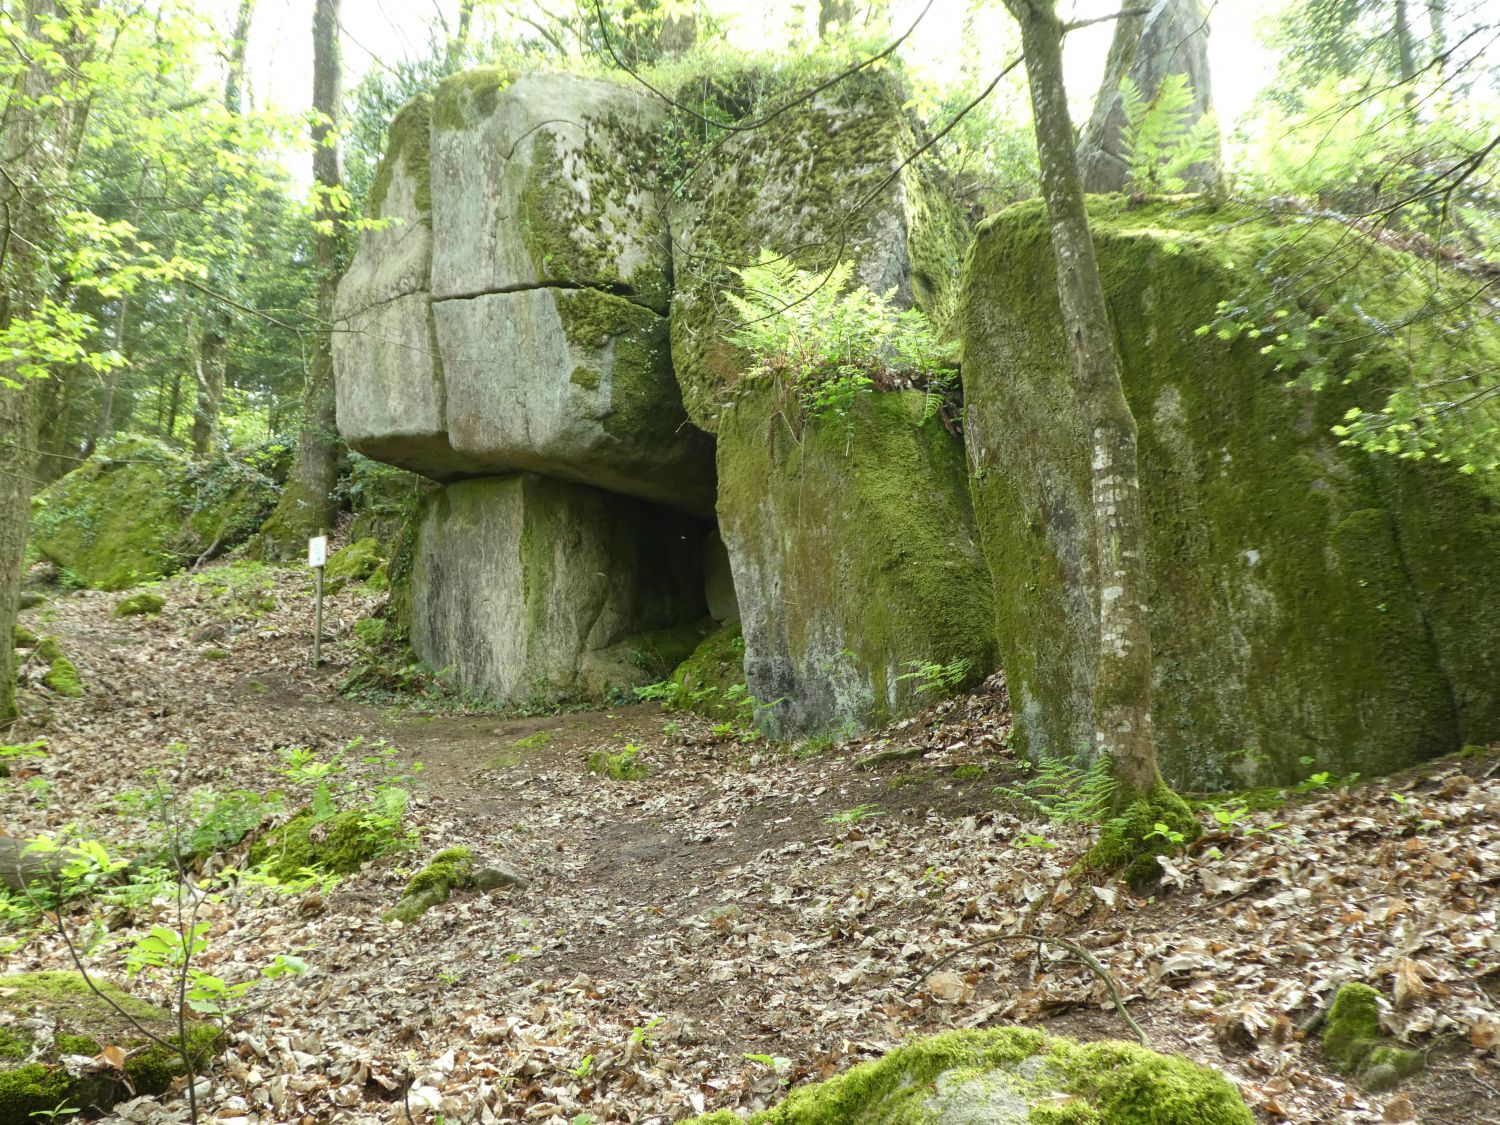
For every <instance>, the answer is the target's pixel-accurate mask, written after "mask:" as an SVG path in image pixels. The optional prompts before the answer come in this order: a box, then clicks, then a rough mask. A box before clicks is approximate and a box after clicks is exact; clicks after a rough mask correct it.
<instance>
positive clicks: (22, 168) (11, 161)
mask: <svg viewBox="0 0 1500 1125" xmlns="http://www.w3.org/2000/svg"><path fill="white" fill-rule="evenodd" d="M56 14H57V5H56V3H55V2H54V0H25V3H24V4H22V5H21V11H20V13H19V15H20V19H19V21H18V22H19V23H20V26H21V30H22V32H23V33H24V34H25V35H26V37H27V38H28V39H31V40H33V41H36V40H38V39H39V38H40V36H41V35H42V27H43V24H44V23H45V22H46V21H48V20H49V19H51V18H52V17H54V16H55V15H56ZM37 54H38V56H40V55H41V52H38V53H37ZM61 80H62V77H61V75H60V74H58V73H57V72H56V71H54V70H53V69H52V68H50V67H49V66H48V65H47V64H46V62H44V61H41V60H40V59H33V61H32V62H31V63H30V65H28V66H26V67H25V68H24V69H22V70H20V71H19V73H18V74H16V76H15V77H14V79H13V80H12V84H11V87H10V89H9V90H7V91H5V100H4V111H3V115H0V167H3V168H4V169H5V175H3V176H0V328H3V327H8V326H9V325H10V324H12V323H13V322H14V321H16V320H18V319H21V318H24V317H28V316H30V315H32V314H33V313H34V312H35V310H36V308H37V307H38V305H39V304H40V303H41V299H42V297H43V296H44V295H45V294H46V293H47V291H48V289H49V287H50V285H51V280H52V278H51V268H50V267H51V263H50V262H49V261H48V260H47V253H48V250H49V248H51V247H52V246H54V245H55V238H54V236H53V225H54V224H53V219H52V215H51V213H50V211H51V209H50V206H49V203H50V201H49V199H48V193H49V191H56V190H57V184H58V180H59V178H60V175H61V172H62V163H63V162H62V159H61V154H62V153H64V152H66V151H67V150H68V138H67V130H66V125H67V121H68V110H69V106H68V105H67V103H66V99H63V100H62V101H61V102H57V101H52V102H50V104H49V101H48V99H49V98H50V96H51V95H52V94H53V93H54V92H55V90H56V88H57V86H58V84H59V83H60V82H61ZM30 382H31V380H30V378H29V377H28V376H26V375H24V374H23V373H22V372H21V371H20V370H19V369H18V366H17V364H16V362H15V361H14V360H10V359H0V728H3V727H5V726H9V724H10V723H11V721H12V720H13V719H14V718H15V716H16V665H15V646H14V645H12V644H11V636H12V634H13V633H14V631H15V625H16V617H17V614H18V613H19V612H20V604H21V579H22V573H23V567H24V560H25V554H26V528H27V524H28V523H29V521H30V506H31V488H32V483H33V478H34V474H35V467H34V466H35V453H34V452H33V451H34V449H35V447H36V432H35V431H36V426H35V419H34V417H33V411H32V399H33V394H32V388H31V387H30V386H29V385H28V384H29V383H30Z"/></svg>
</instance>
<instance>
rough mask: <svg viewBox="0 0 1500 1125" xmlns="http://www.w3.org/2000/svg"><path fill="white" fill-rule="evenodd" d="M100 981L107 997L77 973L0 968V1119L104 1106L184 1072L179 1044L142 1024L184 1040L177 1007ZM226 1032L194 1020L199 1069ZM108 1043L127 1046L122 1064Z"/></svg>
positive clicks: (10, 1123) (155, 1088) (21, 1120)
mask: <svg viewBox="0 0 1500 1125" xmlns="http://www.w3.org/2000/svg"><path fill="white" fill-rule="evenodd" d="M94 983H95V984H96V985H97V987H98V988H99V990H100V992H102V993H104V997H107V999H105V998H101V997H100V996H98V995H97V994H96V993H94V992H93V991H92V990H91V989H90V988H89V986H88V985H87V984H86V983H85V982H84V980H83V978H82V976H80V975H79V974H78V973H73V972H44V973H22V974H19V975H16V976H0V1125H34V1123H35V1122H36V1121H38V1120H40V1119H42V1117H44V1116H45V1115H47V1114H49V1113H51V1112H52V1111H53V1110H57V1109H63V1110H72V1111H83V1112H89V1113H93V1112H103V1111H105V1110H107V1109H109V1107H110V1106H111V1105H113V1104H114V1103H115V1102H117V1101H120V1100H121V1099H123V1098H128V1097H133V1096H135V1095H138V1094H160V1093H163V1092H165V1091H166V1089H167V1088H168V1086H169V1085H170V1084H171V1082H172V1079H173V1078H174V1077H176V1076H177V1075H179V1074H182V1073H183V1072H184V1070H185V1067H184V1063H183V1059H182V1057H181V1054H180V1053H179V1052H178V1051H176V1050H174V1049H172V1048H170V1047H167V1046H164V1045H162V1044H160V1043H153V1042H152V1041H151V1040H150V1039H148V1038H147V1037H146V1036H145V1035H142V1034H141V1031H140V1028H141V1027H143V1028H145V1029H146V1030H147V1031H149V1032H150V1033H151V1034H152V1035H155V1036H157V1037H158V1038H160V1039H162V1040H166V1041H168V1042H170V1043H176V1042H178V1028H177V1021H176V1019H175V1018H174V1017H173V1016H172V1015H171V1013H169V1012H164V1011H162V1010H160V1009H158V1008H155V1007H153V1006H151V1005H150V1004H147V1003H145V1002H144V1001H142V1000H138V999H136V998H135V997H133V996H130V995H129V994H128V993H126V992H125V991H124V990H122V989H120V988H118V987H116V986H115V985H113V984H110V983H109V982H108V981H103V980H95V982H94ZM137 1024H138V1025H139V1027H137V1026H136V1025H137ZM221 1038H222V1033H221V1032H220V1031H219V1029H218V1028H217V1027H213V1026H211V1025H208V1024H203V1023H199V1022H197V1021H189V1022H188V1025H187V1044H186V1046H187V1051H188V1053H189V1055H190V1056H191V1057H192V1059H193V1063H194V1069H195V1070H196V1071H200V1072H201V1071H202V1070H203V1069H205V1068H206V1067H207V1066H208V1065H209V1063H210V1062H211V1061H212V1059H213V1056H214V1054H215V1053H216V1052H217V1050H218V1047H219V1042H220V1040H221ZM106 1047H116V1048H119V1049H120V1050H121V1051H123V1052H124V1053H125V1064H124V1068H123V1070H117V1069H115V1068H114V1067H112V1066H110V1065H108V1063H107V1062H106V1061H105V1060H103V1059H102V1058H101V1057H100V1056H101V1053H102V1052H103V1050H104V1049H105V1048H106ZM132 1091H133V1093H132Z"/></svg>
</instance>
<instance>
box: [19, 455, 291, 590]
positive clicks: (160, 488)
mask: <svg viewBox="0 0 1500 1125" xmlns="http://www.w3.org/2000/svg"><path fill="white" fill-rule="evenodd" d="M275 497H276V486H275V484H274V483H273V482H272V481H271V479H270V478H269V477H267V476H265V475H264V474H263V473H261V472H260V471H259V470H257V469H255V468H253V467H252V466H250V465H248V464H245V463H244V462H241V461H236V460H234V459H232V458H228V457H218V458H215V459H214V460H211V461H209V462H207V463H204V464H196V463H194V462H193V461H192V460H191V459H190V458H188V457H186V456H184V455H183V454H181V453H179V452H177V451H176V450H174V449H172V448H171V447H170V446H168V445H165V444H164V443H162V442H159V441H155V440H153V439H150V438H141V437H131V438H120V439H115V440H113V441H111V442H109V443H107V444H106V445H105V446H104V447H102V448H101V450H100V452H98V453H96V454H95V455H94V456H93V457H91V458H89V459H88V460H87V461H85V462H84V463H83V464H82V465H80V466H79V467H78V468H76V469H74V470H73V471H72V472H71V473H69V474H68V475H67V476H65V477H62V478H61V479H60V480H56V481H53V482H52V483H51V484H50V485H48V486H47V487H46V488H44V489H43V490H42V491H41V492H39V493H38V494H37V496H36V497H35V498H34V499H33V500H32V506H31V535H30V540H29V542H30V544H31V545H32V546H34V547H35V548H36V549H37V551H38V552H40V553H41V554H42V555H43V556H44V557H45V558H46V559H48V560H49V561H50V562H53V563H55V564H56V565H57V566H59V567H61V568H63V569H65V570H67V571H69V572H71V573H72V574H73V576H74V577H76V578H77V579H78V580H80V581H82V582H83V583H85V584H86V585H89V586H93V587H95V588H97V589H101V590H122V589H124V588H125V587H127V586H134V585H137V584H139V583H142V582H149V581H152V580H153V579H157V578H163V577H165V576H166V575H169V574H173V573H175V572H176V571H178V570H181V569H182V568H183V567H185V566H188V565H190V564H192V563H194V562H196V561H197V560H198V559H199V558H202V557H204V556H205V555H207V556H210V557H211V556H214V555H218V554H222V553H224V552H225V551H228V550H230V549H231V548H233V547H237V546H239V544H241V543H242V542H244V541H245V539H247V538H248V537H249V536H250V534H251V533H252V532H254V531H255V529H256V528H258V527H259V526H260V522H261V520H262V519H263V518H264V517H265V515H266V512H267V511H268V510H269V509H270V507H271V505H272V503H273V502H274V501H275Z"/></svg>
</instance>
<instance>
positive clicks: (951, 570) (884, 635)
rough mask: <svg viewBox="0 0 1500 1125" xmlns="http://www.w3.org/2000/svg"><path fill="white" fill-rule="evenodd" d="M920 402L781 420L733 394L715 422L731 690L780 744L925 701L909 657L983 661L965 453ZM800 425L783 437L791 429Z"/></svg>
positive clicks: (900, 398) (985, 647)
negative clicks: (740, 689)
mask: <svg viewBox="0 0 1500 1125" xmlns="http://www.w3.org/2000/svg"><path fill="white" fill-rule="evenodd" d="M922 399H923V396H922V395H921V394H920V393H919V392H914V391H905V392H885V393H875V394H870V395H867V396H865V397H864V399H863V400H862V401H860V403H859V404H858V405H857V406H856V407H855V408H854V409H853V411H852V412H851V413H850V415H849V417H848V418H847V419H846V420H840V419H837V418H833V417H826V418H808V419H805V420H800V421H796V422H793V421H791V420H790V419H793V418H797V416H798V409H797V407H796V406H795V405H794V406H792V407H791V408H790V410H788V409H787V408H786V406H785V403H784V402H783V401H782V396H780V395H779V394H778V393H777V391H776V389H775V388H774V387H772V386H769V385H765V384H761V385H759V386H755V387H749V386H747V387H746V388H743V389H742V393H741V394H740V395H739V397H738V398H737V399H736V401H735V402H734V403H733V404H732V405H731V406H730V407H729V408H727V409H726V410H725V411H724V413H723V415H722V417H721V418H720V422H719V439H718V440H719V526H720V531H721V534H722V535H723V538H724V544H725V546H726V547H727V548H728V553H729V562H730V566H731V568H732V570H733V573H734V587H735V593H736V594H737V595H738V599H739V613H740V620H741V622H742V625H743V629H744V665H745V682H746V684H747V685H748V687H749V691H750V694H751V695H753V696H754V697H755V698H756V699H757V700H759V701H761V702H760V704H759V706H758V708H757V711H758V718H759V719H760V720H761V722H762V725H763V726H764V727H765V728H766V729H767V730H768V732H769V733H771V734H773V735H775V736H777V737H782V738H788V737H795V736H798V735H804V734H819V733H825V732H846V731H854V730H861V729H865V728H867V727H870V726H876V725H879V724H881V723H883V722H885V721H886V720H888V719H891V718H893V717H898V716H900V715H902V714H905V713H909V712H910V711H912V710H916V709H920V707H921V706H923V705H924V704H925V702H928V700H924V698H923V696H922V695H921V694H920V693H919V692H918V691H917V687H918V681H917V680H915V679H914V678H907V679H902V678H901V677H902V676H905V675H907V674H908V673H911V672H912V671H913V669H912V667H911V666H910V662H913V661H917V662H936V663H941V664H951V663H952V662H954V661H957V660H966V661H968V662H969V675H970V677H971V678H973V679H978V678H980V677H981V676H982V675H984V674H985V673H987V672H989V671H990V669H991V668H992V667H993V666H994V659H995V651H994V650H995V644H994V634H993V620H992V616H991V613H990V599H991V594H990V588H989V579H988V575H987V574H986V572H985V566H984V559H983V557H982V556H981V554H980V551H979V548H978V545H977V536H976V533H975V528H974V522H973V515H972V512H971V510H970V507H969V498H968V495H967V486H966V482H965V476H964V461H963V450H962V447H961V446H960V444H959V442H958V441H957V439H956V438H954V437H953V436H952V435H950V434H949V433H948V432H947V431H946V430H945V429H944V428H943V426H942V424H941V422H939V421H938V420H937V419H935V418H933V419H929V420H927V421H926V422H922V421H921V420H920V419H921V416H922ZM794 425H795V426H796V427H797V428H798V429H800V432H794V429H793V426H794Z"/></svg>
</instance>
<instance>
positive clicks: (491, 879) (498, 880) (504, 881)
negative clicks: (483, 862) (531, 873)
mask: <svg viewBox="0 0 1500 1125" xmlns="http://www.w3.org/2000/svg"><path fill="white" fill-rule="evenodd" d="M473 884H474V888H475V889H476V890H481V891H493V890H495V889H496V888H498V887H515V888H516V889H517V890H520V889H522V888H524V887H525V886H526V879H525V877H524V876H522V875H518V874H517V873H516V872H514V871H512V870H511V869H510V868H509V867H506V866H505V864H503V863H496V864H492V865H490V866H488V867H481V868H479V870H477V871H475V872H474V875H473Z"/></svg>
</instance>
